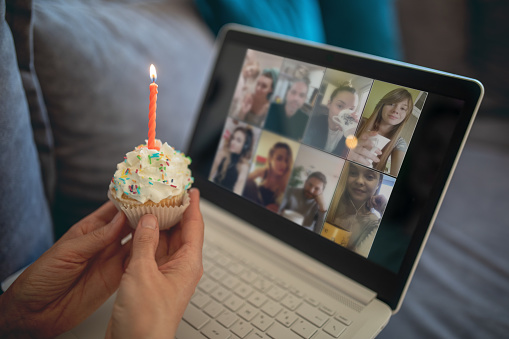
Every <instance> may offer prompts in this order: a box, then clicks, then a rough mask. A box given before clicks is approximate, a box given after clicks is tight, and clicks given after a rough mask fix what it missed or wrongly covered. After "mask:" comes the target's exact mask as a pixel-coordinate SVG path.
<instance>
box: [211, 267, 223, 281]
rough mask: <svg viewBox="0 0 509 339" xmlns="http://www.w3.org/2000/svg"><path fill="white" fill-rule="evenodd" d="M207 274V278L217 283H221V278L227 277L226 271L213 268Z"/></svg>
mask: <svg viewBox="0 0 509 339" xmlns="http://www.w3.org/2000/svg"><path fill="white" fill-rule="evenodd" d="M207 274H208V276H209V277H211V278H212V279H214V280H215V281H219V282H221V281H222V280H223V278H224V277H225V276H226V275H227V273H226V271H225V270H223V269H222V268H220V267H214V268H213V269H211V270H209V272H207Z"/></svg>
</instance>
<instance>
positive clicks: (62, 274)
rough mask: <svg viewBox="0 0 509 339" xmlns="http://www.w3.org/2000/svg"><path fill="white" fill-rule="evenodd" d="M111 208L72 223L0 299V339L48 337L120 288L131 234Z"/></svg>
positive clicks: (77, 320) (74, 322) (68, 326)
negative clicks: (125, 240) (124, 240)
mask: <svg viewBox="0 0 509 339" xmlns="http://www.w3.org/2000/svg"><path fill="white" fill-rule="evenodd" d="M125 221H126V218H125V216H124V214H123V213H121V212H117V209H116V208H115V206H114V205H113V203H111V202H108V203H106V204H104V205H103V206H102V207H101V208H99V209H98V210H97V211H95V212H94V213H92V214H90V215H89V216H88V217H86V218H84V219H83V220H81V221H80V222H78V223H77V224H75V225H74V226H73V227H72V228H71V229H69V231H68V232H67V233H66V234H64V235H63V236H62V238H60V239H59V240H58V241H57V242H56V243H55V244H54V245H53V246H52V247H51V248H50V249H49V250H48V251H46V252H45V253H44V254H43V255H42V256H41V257H40V258H39V259H38V260H37V261H35V262H34V263H33V264H32V265H30V266H29V267H28V268H27V269H26V270H25V271H24V272H23V273H22V274H21V275H20V276H19V277H18V279H16V281H15V282H14V283H13V284H12V285H11V286H10V288H9V289H7V291H6V292H5V294H3V295H2V296H1V297H0V310H1V311H2V312H1V316H0V337H2V338H10V337H12V338H25V337H29V338H52V337H55V336H57V335H59V334H61V333H63V332H65V331H67V330H70V329H71V328H73V327H74V326H76V325H77V324H79V323H80V322H81V321H83V320H84V319H86V318H87V317H88V316H89V315H90V314H92V313H93V312H94V311H95V310H96V309H97V308H98V307H99V306H100V305H101V304H103V303H104V302H105V301H106V299H108V298H109V297H110V296H111V294H113V292H115V291H116V290H117V288H118V286H119V284H120V279H121V277H122V274H123V273H124V260H125V259H126V258H127V256H128V254H129V250H130V244H127V245H125V246H121V245H120V239H122V237H124V236H125V235H127V234H128V233H129V232H130V231H131V229H130V228H129V226H127V225H126V222H125Z"/></svg>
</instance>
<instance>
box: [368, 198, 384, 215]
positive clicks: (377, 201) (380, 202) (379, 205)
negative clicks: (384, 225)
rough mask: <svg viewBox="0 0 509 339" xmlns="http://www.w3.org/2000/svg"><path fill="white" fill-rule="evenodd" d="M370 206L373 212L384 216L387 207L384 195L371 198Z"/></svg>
mask: <svg viewBox="0 0 509 339" xmlns="http://www.w3.org/2000/svg"><path fill="white" fill-rule="evenodd" d="M370 202H371V206H373V208H374V209H375V210H377V211H378V212H379V213H380V215H382V214H384V212H385V207H387V198H386V197H385V195H381V194H379V195H374V196H372V197H371V201H370Z"/></svg>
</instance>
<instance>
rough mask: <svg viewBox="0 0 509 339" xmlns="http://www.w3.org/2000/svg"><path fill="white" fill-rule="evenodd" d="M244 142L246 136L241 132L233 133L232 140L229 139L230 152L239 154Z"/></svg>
mask: <svg viewBox="0 0 509 339" xmlns="http://www.w3.org/2000/svg"><path fill="white" fill-rule="evenodd" d="M245 141H246V135H245V134H244V132H242V131H236V132H235V133H233V136H232V138H231V139H230V152H231V153H233V154H240V152H241V151H242V147H244V142H245Z"/></svg>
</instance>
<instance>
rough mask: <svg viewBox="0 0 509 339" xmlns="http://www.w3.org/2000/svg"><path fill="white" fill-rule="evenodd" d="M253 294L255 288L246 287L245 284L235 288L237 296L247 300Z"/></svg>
mask: <svg viewBox="0 0 509 339" xmlns="http://www.w3.org/2000/svg"><path fill="white" fill-rule="evenodd" d="M251 293H253V288H252V287H251V286H249V285H246V284H244V283H242V284H240V285H239V286H237V287H236V288H235V294H237V295H238V296H239V297H241V298H244V299H245V298H247V297H249V295H251Z"/></svg>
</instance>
